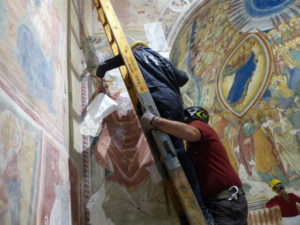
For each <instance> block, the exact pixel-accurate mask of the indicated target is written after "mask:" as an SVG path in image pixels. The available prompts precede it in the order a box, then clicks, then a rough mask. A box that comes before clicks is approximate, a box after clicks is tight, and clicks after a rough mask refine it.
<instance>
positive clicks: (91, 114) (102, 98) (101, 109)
mask: <svg viewBox="0 0 300 225" xmlns="http://www.w3.org/2000/svg"><path fill="white" fill-rule="evenodd" d="M117 105H118V104H117V103H116V102H115V101H114V100H113V99H111V98H110V97H109V96H108V95H106V94H104V93H100V94H98V95H97V96H96V97H95V98H94V99H93V101H92V102H91V103H90V104H89V106H88V107H87V113H86V116H85V117H84V119H83V121H82V122H81V124H80V133H81V134H82V135H88V136H93V137H96V136H98V135H99V133H100V131H101V128H102V120H103V119H104V118H105V117H106V116H108V115H109V114H111V113H112V112H113V111H115V110H116V109H117Z"/></svg>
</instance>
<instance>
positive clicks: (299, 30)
mask: <svg viewBox="0 0 300 225" xmlns="http://www.w3.org/2000/svg"><path fill="white" fill-rule="evenodd" d="M289 27H290V28H291V29H292V33H293V34H294V35H297V36H299V35H300V17H299V16H294V17H292V18H291V20H290V21H289Z"/></svg>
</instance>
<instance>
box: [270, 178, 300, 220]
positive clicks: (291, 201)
mask: <svg viewBox="0 0 300 225" xmlns="http://www.w3.org/2000/svg"><path fill="white" fill-rule="evenodd" d="M270 187H271V188H272V190H273V191H274V192H276V193H277V194H278V195H277V196H275V197H274V198H272V199H271V200H269V201H268V202H267V204H266V207H267V208H272V207H274V206H279V208H280V211H281V216H282V220H283V223H284V225H294V224H295V225H299V224H300V213H299V211H298V208H297V203H300V198H299V197H298V196H297V195H295V194H294V193H287V192H286V191H285V188H284V186H283V185H282V183H281V181H280V180H278V179H273V180H272V181H271V182H270Z"/></svg>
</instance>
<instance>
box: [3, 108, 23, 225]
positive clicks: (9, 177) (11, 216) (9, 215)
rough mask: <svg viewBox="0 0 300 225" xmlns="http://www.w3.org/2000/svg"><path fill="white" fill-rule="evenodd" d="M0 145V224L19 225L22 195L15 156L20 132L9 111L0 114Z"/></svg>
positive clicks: (16, 121) (14, 118)
mask: <svg viewBox="0 0 300 225" xmlns="http://www.w3.org/2000/svg"><path fill="white" fill-rule="evenodd" d="M0 143H1V144H0V160H1V166H0V224H7V225H19V224H20V212H21V199H22V194H21V182H20V177H19V170H18V157H17V154H18V152H19V151H20V149H21V145H22V131H21V127H20V124H19V121H18V119H17V118H16V116H15V114H14V113H13V112H11V111H9V110H4V111H2V112H0Z"/></svg>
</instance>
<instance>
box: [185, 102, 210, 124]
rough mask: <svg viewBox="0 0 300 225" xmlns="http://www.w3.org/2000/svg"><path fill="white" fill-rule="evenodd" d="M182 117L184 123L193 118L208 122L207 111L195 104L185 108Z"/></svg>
mask: <svg viewBox="0 0 300 225" xmlns="http://www.w3.org/2000/svg"><path fill="white" fill-rule="evenodd" d="M184 117H185V122H186V123H189V122H191V121H193V120H200V121H202V122H204V123H208V121H209V115H208V112H207V111H206V110H205V109H204V108H202V107H197V106H192V107H189V108H186V109H185V110H184Z"/></svg>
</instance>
